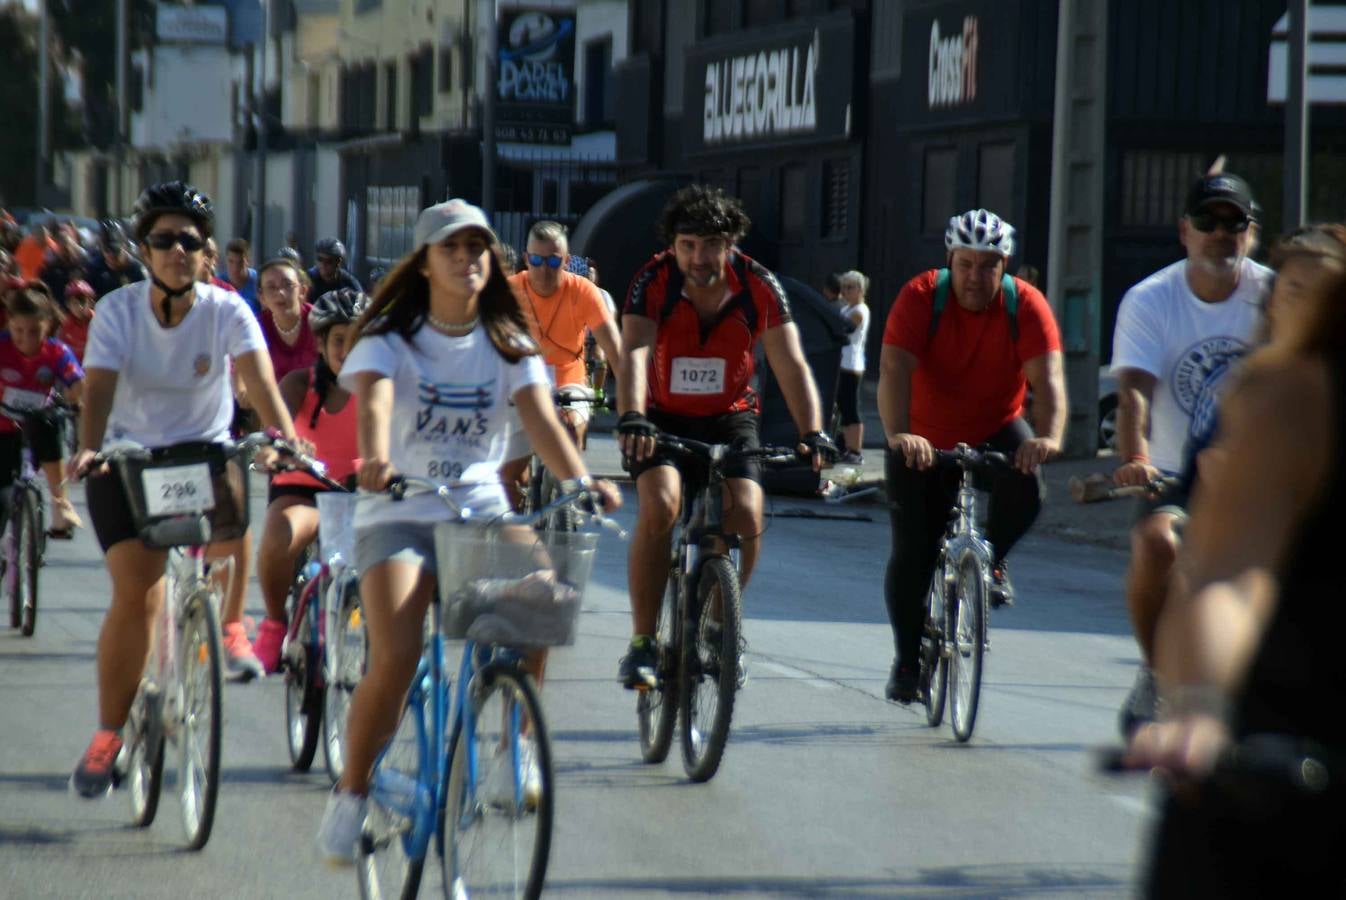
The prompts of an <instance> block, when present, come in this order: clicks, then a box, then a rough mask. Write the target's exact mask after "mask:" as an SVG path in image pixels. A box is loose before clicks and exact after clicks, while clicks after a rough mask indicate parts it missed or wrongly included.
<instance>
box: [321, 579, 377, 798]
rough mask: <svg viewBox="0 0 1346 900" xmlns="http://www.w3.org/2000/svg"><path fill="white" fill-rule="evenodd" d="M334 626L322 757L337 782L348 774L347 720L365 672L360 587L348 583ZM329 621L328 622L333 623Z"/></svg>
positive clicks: (325, 694) (330, 637)
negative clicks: (344, 774)
mask: <svg viewBox="0 0 1346 900" xmlns="http://www.w3.org/2000/svg"><path fill="white" fill-rule="evenodd" d="M333 619H334V620H335V626H334V628H333V630H332V633H331V634H329V635H327V640H326V643H325V646H324V648H323V653H324V655H325V657H326V659H325V664H326V666H327V670H326V671H327V678H326V682H327V683H326V686H325V688H324V690H323V716H322V733H323V745H322V748H323V757H324V759H325V760H326V762H327V774H328V775H330V776H331V777H332V781H333V782H336V781H337V780H339V779H340V778H341V774H342V772H344V771H345V770H346V718H347V716H348V715H349V714H350V708H351V695H352V694H353V693H355V687H356V685H358V684H359V683H360V678H361V677H363V675H364V672H365V655H366V653H367V652H368V651H367V648H366V646H365V624H364V616H363V614H362V612H361V610H360V583H359V582H358V581H356V580H355V579H354V578H351V579H348V580H347V581H346V582H345V583H344V584H343V585H342V588H341V594H340V597H339V598H338V600H337V609H336V615H335V616H334V617H333ZM333 619H329V621H333Z"/></svg>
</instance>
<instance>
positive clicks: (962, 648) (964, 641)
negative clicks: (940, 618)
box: [946, 556, 989, 741]
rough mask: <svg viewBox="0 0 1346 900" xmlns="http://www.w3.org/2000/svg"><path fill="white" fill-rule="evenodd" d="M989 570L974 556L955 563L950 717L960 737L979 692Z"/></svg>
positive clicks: (968, 729) (967, 733)
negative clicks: (956, 573) (956, 564)
mask: <svg viewBox="0 0 1346 900" xmlns="http://www.w3.org/2000/svg"><path fill="white" fill-rule="evenodd" d="M988 574H989V573H988V572H987V571H986V570H985V568H984V567H983V566H982V564H981V563H980V562H978V561H977V559H976V558H975V557H971V556H968V557H964V559H963V560H962V561H961V563H960V564H959V566H958V580H957V587H956V589H955V591H954V596H953V599H952V602H951V603H950V604H949V609H948V615H947V616H946V620H947V622H948V625H947V626H946V627H947V634H948V635H949V651H950V652H949V682H950V684H949V687H950V688H951V690H950V693H949V718H950V720H951V722H952V724H953V736H954V737H956V738H958V740H959V741H966V740H967V739H968V738H970V737H972V727H973V726H974V725H975V724H976V723H977V704H978V699H979V695H980V693H981V665H982V653H983V652H984V650H985V649H986V582H987V576H988Z"/></svg>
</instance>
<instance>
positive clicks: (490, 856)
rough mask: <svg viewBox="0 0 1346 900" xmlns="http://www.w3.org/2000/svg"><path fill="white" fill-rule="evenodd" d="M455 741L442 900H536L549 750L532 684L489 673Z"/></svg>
mask: <svg viewBox="0 0 1346 900" xmlns="http://www.w3.org/2000/svg"><path fill="white" fill-rule="evenodd" d="M469 690H470V691H471V692H472V704H473V711H472V716H471V719H470V720H469V721H466V722H464V723H463V724H462V726H461V728H460V729H459V732H458V733H457V734H456V735H455V736H454V742H453V752H452V763H451V764H450V767H449V784H448V789H447V790H448V794H447V798H446V801H445V810H444V823H443V827H442V828H441V829H440V834H439V840H440V854H441V859H442V860H443V863H444V896H445V898H446V900H461V898H464V897H470V898H473V900H475V898H477V897H515V898H519V897H522V898H528V900H532V898H536V897H537V896H539V895H540V894H541V893H542V884H543V882H544V881H545V880H546V877H547V858H548V856H549V854H550V852H551V830H552V762H551V744H550V743H549V741H548V740H547V728H546V724H545V723H544V722H543V719H542V708H541V706H540V705H539V703H538V698H537V691H536V689H535V688H534V687H533V682H532V679H531V678H529V677H528V676H526V675H524V674H523V673H522V672H520V671H518V670H517V669H513V668H504V667H500V668H497V667H492V666H487V667H486V668H485V669H482V670H481V671H480V672H478V673H477V675H476V677H475V679H474V683H473V684H472V686H471V687H470V688H469Z"/></svg>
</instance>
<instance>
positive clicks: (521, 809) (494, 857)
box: [356, 478, 615, 900]
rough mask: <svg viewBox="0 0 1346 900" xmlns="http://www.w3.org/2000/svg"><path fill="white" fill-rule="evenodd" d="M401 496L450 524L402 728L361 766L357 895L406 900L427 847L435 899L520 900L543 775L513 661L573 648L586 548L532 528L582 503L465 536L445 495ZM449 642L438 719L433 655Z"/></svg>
mask: <svg viewBox="0 0 1346 900" xmlns="http://www.w3.org/2000/svg"><path fill="white" fill-rule="evenodd" d="M408 488H413V489H429V490H433V491H435V493H437V494H438V495H439V496H440V497H441V498H442V499H443V500H444V501H445V502H446V504H448V505H450V506H451V507H454V509H455V514H456V516H457V518H458V521H457V522H450V523H446V524H444V525H441V526H439V528H438V529H437V531H436V535H435V542H436V566H437V568H438V571H439V585H438V592H437V596H436V597H435V600H434V602H433V603H432V604H431V607H430V610H429V614H428V615H427V617H426V641H425V649H424V652H423V654H422V656H421V661H420V665H419V667H418V668H417V671H416V675H415V677H414V678H413V679H412V683H411V689H410V690H409V692H408V694H407V701H406V707H405V710H404V712H403V714H402V720H401V722H400V723H399V724H398V728H397V731H396V733H395V734H394V736H393V739H392V740H391V741H390V742H389V744H388V746H387V747H386V748H384V750H383V752H382V753H381V754H380V756H379V758H378V760H377V761H376V762H375V765H374V774H373V779H372V781H371V783H370V789H369V807H368V813H367V816H366V819H365V824H364V828H363V831H362V834H361V838H360V843H359V860H358V861H357V864H356V872H357V876H358V879H359V883H360V893H361V896H362V897H366V898H386V897H400V898H404V900H405V898H411V897H415V896H416V895H417V893H418V892H419V890H420V884H421V878H422V874H423V870H424V866H425V857H426V854H427V851H428V850H429V848H430V844H431V841H432V840H433V841H434V846H435V849H436V851H437V853H438V855H439V857H440V861H441V864H442V869H443V895H444V896H445V897H446V898H450V900H463V898H473V897H479V896H491V897H526V898H534V897H537V896H538V895H539V894H540V893H541V892H542V885H543V882H544V880H545V878H546V873H547V860H548V855H549V853H550V849H551V833H552V819H553V785H552V762H551V744H550V742H549V741H548V737H547V727H546V722H545V719H544V718H543V714H542V705H541V702H540V700H539V699H538V692H537V688H536V686H535V685H534V682H533V678H532V676H531V675H529V674H528V673H527V672H526V671H525V670H524V668H523V665H522V664H523V660H524V653H523V651H524V650H526V649H535V648H541V647H547V646H555V645H564V644H571V643H574V640H575V630H576V623H577V620H578V617H579V609H580V601H581V598H582V594H583V591H584V586H585V584H586V583H587V581H588V576H589V572H590V570H591V569H592V566H593V557H594V552H595V548H596V546H597V541H598V534H597V533H596V532H551V531H544V530H535V529H534V527H532V526H533V525H535V524H536V523H537V522H540V521H545V520H546V518H547V517H548V516H551V515H553V514H554V513H555V512H556V511H557V509H558V508H559V507H573V506H575V504H576V503H577V501H583V500H585V499H587V494H586V493H585V492H576V493H570V494H566V495H564V496H562V497H559V498H557V499H556V500H555V501H554V502H553V503H550V504H548V505H547V506H545V507H543V508H542V509H539V510H537V511H536V512H535V513H533V514H532V515H530V516H526V517H502V518H501V519H498V520H496V521H494V522H492V523H490V524H488V525H486V526H485V527H481V526H476V527H474V525H472V524H468V521H469V519H470V512H469V511H468V510H462V509H458V508H457V507H456V506H454V504H453V502H452V500H451V499H450V498H449V489H448V488H445V487H442V486H440V485H436V484H433V483H431V482H422V481H420V480H418V479H411V478H407V479H404V480H401V481H399V482H397V483H395V484H394V485H393V486H392V487H391V488H390V493H392V495H393V496H394V498H398V497H400V496H402V495H403V494H404V493H405V492H406V490H407V489H408ZM593 518H594V519H595V520H596V521H599V522H602V523H606V522H607V520H605V519H602V518H601V517H600V516H598V515H594V516H593ZM613 527H615V526H613ZM460 638H461V639H464V640H465V644H464V646H463V651H462V660H461V663H460V665H459V669H458V682H457V685H456V686H455V687H454V694H453V698H452V705H451V701H450V687H451V682H450V680H449V677H448V671H449V667H448V659H447V653H448V650H447V641H449V640H456V639H460ZM450 712H452V716H450Z"/></svg>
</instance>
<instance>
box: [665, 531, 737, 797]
mask: <svg viewBox="0 0 1346 900" xmlns="http://www.w3.org/2000/svg"><path fill="white" fill-rule="evenodd" d="M742 609H743V596H742V590H741V588H740V586H739V580H738V570H737V569H735V568H734V565H733V563H731V562H730V561H729V560H728V559H727V558H725V557H723V556H713V557H710V558H708V559H707V560H705V562H703V563H702V564H701V569H700V574H699V576H698V577H697V581H696V602H695V604H694V605H693V606H692V607H691V608H690V609H687V610H685V611H684V615H685V617H686V622H685V625H684V628H683V637H682V668H681V675H680V678H679V680H680V681H681V685H680V691H681V706H682V764H683V768H684V769H685V770H686V772H687V777H689V778H691V779H692V780H693V781H708V780H709V779H710V778H711V777H712V776H713V775H714V774H715V772H716V770H717V769H719V767H720V759H721V758H722V757H723V756H724V745H725V743H726V742H727V741H728V740H729V724H730V722H731V721H732V720H733V718H734V695H735V694H736V693H737V692H738V688H739V679H740V678H741V676H742V661H741V660H740V656H741V654H742V646H741V643H740V632H741V630H742V615H743V612H742Z"/></svg>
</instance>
